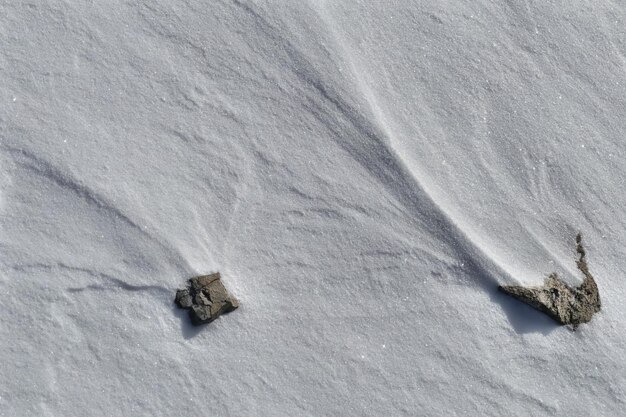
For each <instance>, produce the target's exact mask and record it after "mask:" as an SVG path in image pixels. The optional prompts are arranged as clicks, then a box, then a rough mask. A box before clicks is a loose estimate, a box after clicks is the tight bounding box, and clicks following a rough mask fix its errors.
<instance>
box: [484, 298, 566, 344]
mask: <svg viewBox="0 0 626 417" xmlns="http://www.w3.org/2000/svg"><path fill="white" fill-rule="evenodd" d="M489 298H490V299H491V300H492V301H494V302H496V303H498V304H499V305H500V306H501V307H502V310H503V311H504V313H505V314H506V317H507V319H508V320H509V323H511V326H512V327H513V329H514V330H515V332H516V333H518V334H527V333H541V334H543V335H544V336H546V335H548V334H550V333H551V332H553V331H554V330H556V329H558V328H559V327H562V326H561V325H559V324H558V323H557V322H555V321H554V320H552V319H551V318H550V317H548V316H546V315H545V314H543V313H541V312H540V311H537V310H535V309H534V308H532V307H531V306H529V305H527V304H524V303H520V302H519V301H518V300H516V299H514V298H511V297H509V296H508V295H506V294H504V293H502V292H500V291H498V290H497V289H493V290H490V292H489Z"/></svg>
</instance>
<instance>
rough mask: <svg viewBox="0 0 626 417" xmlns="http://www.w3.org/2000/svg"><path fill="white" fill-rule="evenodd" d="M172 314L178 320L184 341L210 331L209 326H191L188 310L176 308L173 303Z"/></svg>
mask: <svg viewBox="0 0 626 417" xmlns="http://www.w3.org/2000/svg"><path fill="white" fill-rule="evenodd" d="M172 312H173V313H174V314H175V315H176V317H178V318H179V320H180V327H181V332H182V334H183V337H184V338H185V340H189V339H192V338H194V337H196V336H197V335H199V334H200V333H203V332H206V331H210V330H209V327H210V326H195V325H194V324H192V323H191V319H190V318H189V310H183V309H180V308H178V306H177V305H176V304H175V303H174V302H172Z"/></svg>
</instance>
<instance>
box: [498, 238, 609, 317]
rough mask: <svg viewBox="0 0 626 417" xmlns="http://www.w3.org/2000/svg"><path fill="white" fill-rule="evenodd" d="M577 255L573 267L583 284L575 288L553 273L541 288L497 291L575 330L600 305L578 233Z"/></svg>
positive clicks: (598, 308) (512, 286) (514, 286)
mask: <svg viewBox="0 0 626 417" xmlns="http://www.w3.org/2000/svg"><path fill="white" fill-rule="evenodd" d="M576 252H577V253H578V255H579V258H578V260H577V261H576V266H577V267H578V269H579V270H580V271H581V272H582V273H583V276H584V279H583V283H582V284H580V285H579V286H578V287H575V288H572V287H570V286H569V285H567V283H565V282H564V281H563V280H562V279H560V278H559V277H558V276H557V274H556V273H552V274H550V276H548V278H546V280H545V282H544V284H543V285H542V286H541V287H530V288H527V287H521V286H517V285H505V286H499V287H498V289H499V290H500V291H502V292H504V293H505V294H508V295H510V296H512V297H515V298H517V299H518V300H521V301H523V302H525V303H526V304H529V305H530V306H532V307H534V308H535V309H537V310H539V311H542V312H544V313H546V314H547V315H549V316H550V317H552V318H553V319H554V320H556V321H557V322H559V323H560V324H571V325H573V326H574V328H576V327H577V326H578V325H579V324H581V323H587V322H589V321H591V318H592V317H593V315H594V314H595V313H597V312H598V311H600V308H601V303H600V294H599V292H598V286H597V284H596V281H595V280H594V279H593V276H592V275H591V273H590V272H589V268H588V267H587V261H586V259H585V257H586V252H585V249H584V247H583V245H582V236H581V234H580V233H579V234H578V235H576Z"/></svg>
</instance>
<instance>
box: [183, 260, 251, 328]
mask: <svg viewBox="0 0 626 417" xmlns="http://www.w3.org/2000/svg"><path fill="white" fill-rule="evenodd" d="M175 301H176V304H177V305H178V306H179V307H180V308H187V309H189V317H191V322H192V323H193V324H196V325H199V324H203V323H210V322H212V321H213V320H215V319H216V318H218V317H219V316H220V315H221V314H222V313H229V312H231V311H233V310H234V309H236V308H237V307H239V302H238V301H237V299H236V298H235V297H233V296H231V295H230V294H229V293H228V291H227V290H226V287H224V284H222V281H221V277H220V273H219V272H216V273H214V274H210V275H201V276H199V277H194V278H191V279H190V280H189V284H188V286H187V288H184V289H180V290H178V291H177V292H176V300H175Z"/></svg>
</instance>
